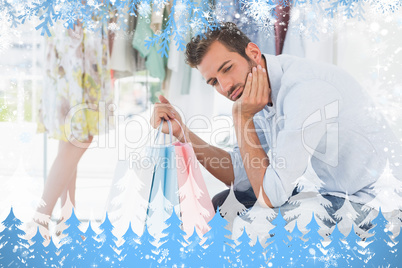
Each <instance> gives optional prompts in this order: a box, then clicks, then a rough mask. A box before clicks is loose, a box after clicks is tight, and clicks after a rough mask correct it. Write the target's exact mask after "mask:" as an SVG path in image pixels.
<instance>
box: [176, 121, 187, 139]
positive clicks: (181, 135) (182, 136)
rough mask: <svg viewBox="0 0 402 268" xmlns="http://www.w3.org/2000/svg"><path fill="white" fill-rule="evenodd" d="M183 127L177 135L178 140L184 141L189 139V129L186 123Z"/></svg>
mask: <svg viewBox="0 0 402 268" xmlns="http://www.w3.org/2000/svg"><path fill="white" fill-rule="evenodd" d="M181 127H182V128H181V129H180V132H179V133H178V134H177V135H176V136H175V137H176V139H177V140H178V141H180V142H181V143H184V142H186V141H187V140H188V133H189V129H188V128H187V127H186V126H185V125H182V126H181Z"/></svg>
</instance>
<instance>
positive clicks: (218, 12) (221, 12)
mask: <svg viewBox="0 0 402 268" xmlns="http://www.w3.org/2000/svg"><path fill="white" fill-rule="evenodd" d="M214 9H215V11H214V14H215V17H216V20H217V21H219V22H222V21H224V20H225V16H226V14H228V12H227V11H226V9H225V7H224V6H223V5H222V3H218V4H217V5H216V6H215V8H214Z"/></svg>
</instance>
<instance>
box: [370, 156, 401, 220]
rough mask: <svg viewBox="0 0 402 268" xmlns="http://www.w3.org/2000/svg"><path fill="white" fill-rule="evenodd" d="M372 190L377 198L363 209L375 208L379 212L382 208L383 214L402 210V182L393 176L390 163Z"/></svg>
mask: <svg viewBox="0 0 402 268" xmlns="http://www.w3.org/2000/svg"><path fill="white" fill-rule="evenodd" d="M372 189H373V193H374V195H375V198H374V199H373V200H371V201H370V202H368V203H367V204H366V205H365V206H364V207H363V209H366V210H369V209H371V208H374V209H376V210H377V211H378V210H379V209H380V208H381V211H382V212H383V213H389V212H393V211H394V210H399V209H402V196H401V194H402V181H401V180H399V179H397V178H395V176H394V175H393V174H392V170H391V169H390V167H389V162H388V161H387V164H386V165H385V168H384V171H383V173H382V174H381V176H380V177H379V178H378V180H377V181H376V182H375V183H374V184H373V185H372Z"/></svg>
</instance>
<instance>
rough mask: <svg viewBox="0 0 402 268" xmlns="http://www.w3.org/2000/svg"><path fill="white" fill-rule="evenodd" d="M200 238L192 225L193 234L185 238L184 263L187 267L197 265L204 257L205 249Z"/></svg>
mask: <svg viewBox="0 0 402 268" xmlns="http://www.w3.org/2000/svg"><path fill="white" fill-rule="evenodd" d="M201 241H202V238H201V237H199V236H198V234H197V231H196V229H195V227H194V231H193V234H192V235H191V236H190V237H189V238H187V244H188V245H187V247H186V248H185V249H184V252H185V255H184V258H185V265H186V266H188V267H199V266H200V262H201V260H202V259H203V257H204V254H205V250H204V248H203V247H202V246H201Z"/></svg>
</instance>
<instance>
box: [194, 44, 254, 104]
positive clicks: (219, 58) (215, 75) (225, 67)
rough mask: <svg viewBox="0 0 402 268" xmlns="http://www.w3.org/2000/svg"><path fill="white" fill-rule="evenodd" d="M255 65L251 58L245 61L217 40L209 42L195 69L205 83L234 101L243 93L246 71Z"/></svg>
mask: <svg viewBox="0 0 402 268" xmlns="http://www.w3.org/2000/svg"><path fill="white" fill-rule="evenodd" d="M254 66H257V64H256V63H255V62H254V61H253V60H251V59H250V60H249V61H247V60H246V59H245V58H244V57H242V56H241V55H240V54H239V53H237V52H231V51H229V50H228V49H227V48H226V47H225V46H224V45H223V44H221V43H220V42H219V41H215V42H214V43H212V44H211V46H210V48H209V50H208V52H207V53H206V54H205V56H204V58H203V60H202V61H201V63H200V64H199V65H198V66H197V69H198V70H199V71H200V72H201V75H202V76H203V77H204V79H205V80H206V82H207V84H209V85H211V86H213V87H215V89H216V90H217V91H218V92H219V93H220V94H222V95H223V96H225V97H226V98H228V99H230V100H232V101H236V100H237V99H239V98H240V97H241V95H242V93H243V90H244V85H245V84H246V78H247V75H248V73H250V72H251V69H252V67H254Z"/></svg>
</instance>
